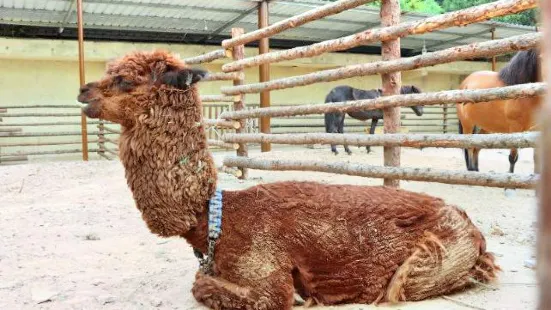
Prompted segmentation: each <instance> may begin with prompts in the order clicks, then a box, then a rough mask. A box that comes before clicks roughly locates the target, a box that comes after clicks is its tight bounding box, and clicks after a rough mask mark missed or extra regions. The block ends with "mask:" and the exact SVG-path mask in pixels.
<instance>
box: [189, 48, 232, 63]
mask: <svg viewBox="0 0 551 310" xmlns="http://www.w3.org/2000/svg"><path fill="white" fill-rule="evenodd" d="M226 57H227V53H226V51H225V50H224V49H220V50H215V51H212V52H208V53H205V54H203V55H199V56H195V57H190V58H186V59H184V62H185V63H186V64H188V65H197V64H202V63H207V62H211V61H214V60H216V59H221V58H226Z"/></svg>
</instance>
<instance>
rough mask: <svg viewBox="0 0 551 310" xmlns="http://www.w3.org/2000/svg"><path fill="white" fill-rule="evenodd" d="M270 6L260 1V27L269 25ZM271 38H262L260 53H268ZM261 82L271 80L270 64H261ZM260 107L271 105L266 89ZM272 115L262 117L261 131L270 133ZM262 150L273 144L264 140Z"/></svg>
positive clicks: (261, 96) (259, 47)
mask: <svg viewBox="0 0 551 310" xmlns="http://www.w3.org/2000/svg"><path fill="white" fill-rule="evenodd" d="M269 23H270V22H269V7H268V1H267V0H264V1H261V2H259V3H258V29H262V28H266V27H268V26H269ZM269 40H270V39H269V38H268V37H266V38H262V39H260V42H259V44H258V53H259V54H266V53H269V52H270V41H269ZM258 75H259V80H260V82H267V81H269V80H270V64H267V63H266V64H261V65H260V67H259V71H258ZM260 107H261V108H268V107H270V91H269V90H265V91H263V92H261V93H260ZM270 131H271V130H270V117H269V116H268V117H266V116H265V117H261V118H260V132H261V133H270ZM260 149H261V151H262V152H269V151H271V150H272V145H271V144H270V143H268V142H263V143H261V145H260Z"/></svg>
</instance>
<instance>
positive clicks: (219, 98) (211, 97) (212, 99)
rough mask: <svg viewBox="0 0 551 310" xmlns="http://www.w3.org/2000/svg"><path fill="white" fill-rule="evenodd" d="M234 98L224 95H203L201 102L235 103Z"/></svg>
mask: <svg viewBox="0 0 551 310" xmlns="http://www.w3.org/2000/svg"><path fill="white" fill-rule="evenodd" d="M233 100H234V97H233V96H224V95H203V96H201V101H203V102H233Z"/></svg>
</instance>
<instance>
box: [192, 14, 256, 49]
mask: <svg viewBox="0 0 551 310" xmlns="http://www.w3.org/2000/svg"><path fill="white" fill-rule="evenodd" d="M254 11H256V5H254V6H253V7H251V8H250V9H248V10H246V11H245V12H243V13H241V14H239V15H238V16H236V17H235V18H234V19H232V20H230V21H228V22H227V23H225V24H223V25H222V26H220V27H218V28H216V29H215V30H214V31H213V32H211V33H210V34H209V35H208V36H205V37H203V38H201V39H199V40H198V41H196V42H198V43H199V42H203V41H206V40H210V39H212V38H213V37H214V36H215V35H218V34H219V33H220V32H222V30H224V29H226V28H228V27H230V26H232V25H233V24H235V23H237V22H238V21H240V20H242V19H243V18H245V17H246V16H247V15H249V14H251V13H252V12H254Z"/></svg>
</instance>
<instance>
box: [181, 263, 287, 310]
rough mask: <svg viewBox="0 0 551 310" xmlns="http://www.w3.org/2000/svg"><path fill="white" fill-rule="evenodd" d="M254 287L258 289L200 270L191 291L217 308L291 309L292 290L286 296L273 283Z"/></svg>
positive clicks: (213, 307)
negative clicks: (203, 272) (209, 274)
mask: <svg viewBox="0 0 551 310" xmlns="http://www.w3.org/2000/svg"><path fill="white" fill-rule="evenodd" d="M268 282H270V281H268ZM261 286H262V287H261ZM254 287H255V288H257V289H258V290H256V289H254V288H251V287H243V286H239V285H237V284H234V283H231V282H229V281H226V280H224V279H220V278H217V277H211V276H208V275H204V274H202V273H200V272H198V273H197V275H196V276H195V282H194V283H193V288H192V289H191V291H192V293H193V296H194V297H195V299H196V300H197V301H198V302H200V303H203V304H205V305H206V306H207V307H209V308H211V309H215V310H222V309H224V310H231V309H251V310H276V309H282V310H290V309H291V307H292V304H293V300H294V299H293V296H292V292H290V293H291V295H289V296H285V293H284V291H285V290H277V287H274V286H273V285H269V286H266V285H262V284H259V286H258V287H257V286H256V285H255V286H254Z"/></svg>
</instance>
